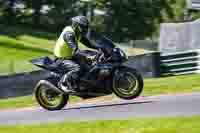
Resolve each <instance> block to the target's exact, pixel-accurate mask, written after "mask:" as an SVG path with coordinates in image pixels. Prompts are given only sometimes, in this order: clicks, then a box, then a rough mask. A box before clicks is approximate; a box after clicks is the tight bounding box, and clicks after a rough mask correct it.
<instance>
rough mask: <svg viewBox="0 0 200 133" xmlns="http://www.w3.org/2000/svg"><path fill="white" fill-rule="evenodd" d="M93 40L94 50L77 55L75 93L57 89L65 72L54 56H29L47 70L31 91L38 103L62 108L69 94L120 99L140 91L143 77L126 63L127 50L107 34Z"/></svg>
mask: <svg viewBox="0 0 200 133" xmlns="http://www.w3.org/2000/svg"><path fill="white" fill-rule="evenodd" d="M96 44H97V47H98V50H97V51H91V50H83V51H80V52H79V56H78V57H77V58H76V59H78V62H79V63H80V66H81V67H82V73H81V75H80V78H79V81H78V82H77V85H78V89H76V90H75V92H74V93H65V92H63V91H62V90H61V89H60V87H59V85H58V83H59V81H60V79H61V78H62V76H63V75H64V74H65V73H63V70H62V68H60V66H59V64H57V63H56V62H55V61H54V60H52V59H50V58H49V57H42V58H37V59H32V60H31V63H32V64H34V65H36V66H38V67H40V68H43V69H45V70H47V71H49V72H50V74H49V76H47V78H46V79H43V80H40V81H39V82H38V83H37V85H36V87H35V91H34V94H35V97H36V100H37V102H38V103H39V105H40V106H42V107H43V108H44V109H47V110H49V111H54V110H61V109H62V108H64V107H65V106H66V105H67V103H68V101H69V96H78V97H80V98H83V99H89V98H95V97H100V96H106V95H110V94H112V93H114V94H115V95H116V96H118V97H119V98H121V99H125V100H130V99H134V98H136V97H138V96H139V95H140V94H141V93H142V91H143V78H142V76H141V74H140V73H139V72H138V71H137V70H136V69H134V68H132V67H128V66H127V65H126V62H127V61H128V57H127V56H126V54H125V53H124V52H123V51H122V50H121V49H120V48H117V47H116V46H115V45H114V44H113V42H112V41H111V40H110V39H108V38H106V37H102V38H101V39H99V40H98V41H97V42H96Z"/></svg>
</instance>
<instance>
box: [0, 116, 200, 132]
mask: <svg viewBox="0 0 200 133" xmlns="http://www.w3.org/2000/svg"><path fill="white" fill-rule="evenodd" d="M199 121H200V117H199V116H194V117H190V118H160V119H158V118H157V119H155V118H152V119H137V120H121V121H119V120H115V121H96V122H79V123H72V122H65V123H55V124H37V125H29V126H24V125H20V126H19V125H18V126H3V127H0V131H1V132H2V133H13V132H15V133H27V132H28V133H35V132H37V133H44V132H45V133H47V132H48V133H66V132H67V133H77V132H80V131H81V133H199V132H200V126H199Z"/></svg>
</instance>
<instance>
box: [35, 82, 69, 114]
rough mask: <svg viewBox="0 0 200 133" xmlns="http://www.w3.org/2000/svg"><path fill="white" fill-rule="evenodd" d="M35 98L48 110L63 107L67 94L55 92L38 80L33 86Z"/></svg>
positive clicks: (67, 97) (66, 100)
mask: <svg viewBox="0 0 200 133" xmlns="http://www.w3.org/2000/svg"><path fill="white" fill-rule="evenodd" d="M35 98H36V100H37V102H38V103H39V104H40V106H42V107H43V108H44V109H47V110H49V111H54V110H60V109H62V108H64V107H65V105H66V104H67V102H68V100H69V95H66V94H62V93H58V92H55V91H54V90H52V89H51V88H48V86H47V85H44V84H42V83H41V82H39V83H38V84H37V86H36V88H35Z"/></svg>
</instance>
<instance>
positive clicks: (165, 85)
mask: <svg viewBox="0 0 200 133" xmlns="http://www.w3.org/2000/svg"><path fill="white" fill-rule="evenodd" d="M199 79H200V75H199V74H194V75H185V76H175V77H166V78H158V79H146V80H145V81H144V91H143V93H142V95H143V96H149V95H160V94H174V93H187V92H200V84H199ZM106 97H112V98H113V99H114V98H116V96H115V95H110V96H106ZM70 101H72V102H76V101H80V98H77V97H72V98H71V100H70ZM36 104H37V103H36V101H35V99H34V98H33V97H32V96H26V97H19V98H10V99H4V100H0V109H5V108H19V107H29V106H34V105H36Z"/></svg>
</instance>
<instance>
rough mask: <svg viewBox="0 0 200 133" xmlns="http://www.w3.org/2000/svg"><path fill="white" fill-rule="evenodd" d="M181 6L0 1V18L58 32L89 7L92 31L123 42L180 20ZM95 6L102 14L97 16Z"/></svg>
mask: <svg viewBox="0 0 200 133" xmlns="http://www.w3.org/2000/svg"><path fill="white" fill-rule="evenodd" d="M184 6H185V1H184V0H96V1H95V0H92V1H91V2H90V3H89V4H87V3H85V2H81V1H80V0H0V21H1V23H5V24H9V25H16V24H18V25H23V26H28V27H34V28H38V29H43V30H46V31H51V32H55V31H57V32H58V31H60V30H61V29H62V28H63V27H64V26H65V25H67V24H69V23H70V18H71V17H72V16H75V15H79V14H84V15H86V14H87V13H88V12H89V10H91V11H92V14H91V15H92V16H93V17H92V19H91V20H92V25H93V27H95V30H97V31H98V32H103V33H104V34H106V35H108V36H109V37H111V38H112V39H113V40H115V41H116V42H124V41H130V40H138V39H146V38H151V37H152V36H154V35H156V31H158V28H159V24H160V23H161V22H164V21H165V22H174V21H182V20H183V9H184ZM97 9H98V11H99V10H100V11H103V12H105V14H103V15H96V14H95V13H94V11H96V10H97Z"/></svg>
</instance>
